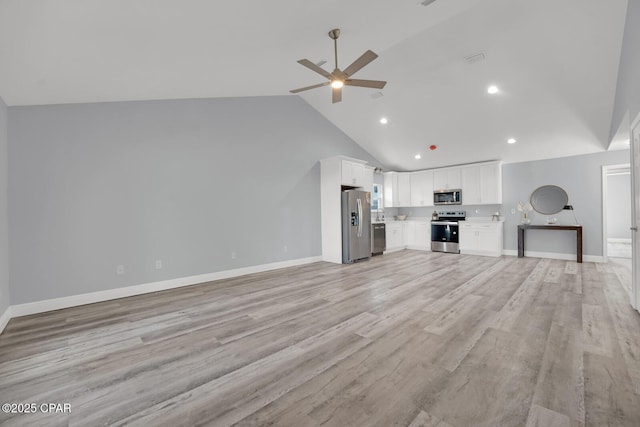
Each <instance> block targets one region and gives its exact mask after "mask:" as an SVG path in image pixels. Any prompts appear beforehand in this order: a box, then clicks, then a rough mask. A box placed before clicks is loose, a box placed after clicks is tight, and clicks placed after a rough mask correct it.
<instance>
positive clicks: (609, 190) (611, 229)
mask: <svg viewBox="0 0 640 427" xmlns="http://www.w3.org/2000/svg"><path fill="white" fill-rule="evenodd" d="M602 195H603V197H602V198H603V200H602V202H603V203H602V218H603V224H602V225H603V227H602V231H603V235H602V243H603V254H604V258H605V260H606V261H607V262H608V263H609V266H610V267H611V270H612V271H613V272H614V273H615V274H616V275H617V276H618V278H619V279H620V282H621V283H622V284H623V285H624V288H625V289H626V291H627V292H628V293H629V299H630V300H631V299H632V294H633V291H632V288H633V287H632V231H631V227H632V214H631V210H632V209H631V205H632V203H631V199H632V191H631V165H630V164H628V163H626V164H621V165H608V166H603V167H602Z"/></svg>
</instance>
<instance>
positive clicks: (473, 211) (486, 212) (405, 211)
mask: <svg viewBox="0 0 640 427" xmlns="http://www.w3.org/2000/svg"><path fill="white" fill-rule="evenodd" d="M392 209H397V213H395V214H394V215H398V214H399V215H407V216H408V217H419V218H425V217H428V218H431V214H432V213H433V211H466V212H467V216H468V217H475V216H477V217H490V216H491V215H493V213H494V212H496V211H497V212H500V216H504V215H505V214H506V213H507V212H502V209H503V207H502V205H475V206H474V205H451V206H431V207H420V208H387V209H385V216H386V217H388V218H390V217H391V214H390V213H389V214H387V210H389V211H390V210H392Z"/></svg>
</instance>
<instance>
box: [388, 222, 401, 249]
mask: <svg viewBox="0 0 640 427" xmlns="http://www.w3.org/2000/svg"><path fill="white" fill-rule="evenodd" d="M404 225H405V223H404V222H387V223H386V224H385V238H386V246H387V249H386V252H391V251H398V250H400V249H404V247H405V243H404Z"/></svg>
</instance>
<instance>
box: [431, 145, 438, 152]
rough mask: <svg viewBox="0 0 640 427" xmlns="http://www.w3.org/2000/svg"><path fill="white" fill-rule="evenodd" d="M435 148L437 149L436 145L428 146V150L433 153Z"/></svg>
mask: <svg viewBox="0 0 640 427" xmlns="http://www.w3.org/2000/svg"><path fill="white" fill-rule="evenodd" d="M436 148H438V146H437V145H430V146H429V150H431V151H434V150H435V149H436Z"/></svg>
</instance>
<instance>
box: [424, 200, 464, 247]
mask: <svg viewBox="0 0 640 427" xmlns="http://www.w3.org/2000/svg"><path fill="white" fill-rule="evenodd" d="M466 217H467V213H466V212H465V211H439V212H438V219H435V220H433V221H431V250H432V251H433V252H448V253H453V254H459V253H460V248H459V246H458V236H459V234H458V222H459V221H464V220H465V218H466Z"/></svg>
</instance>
